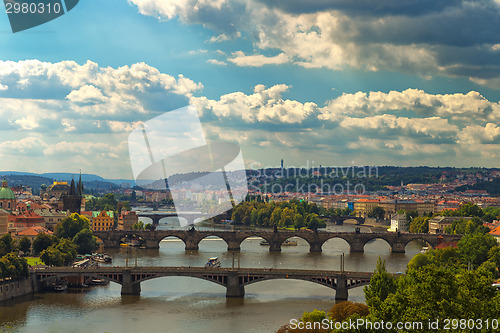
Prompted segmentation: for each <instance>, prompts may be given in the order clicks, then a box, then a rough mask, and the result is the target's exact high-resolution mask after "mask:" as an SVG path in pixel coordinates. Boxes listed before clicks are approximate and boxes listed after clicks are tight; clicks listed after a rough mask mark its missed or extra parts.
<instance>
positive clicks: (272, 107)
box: [190, 84, 318, 125]
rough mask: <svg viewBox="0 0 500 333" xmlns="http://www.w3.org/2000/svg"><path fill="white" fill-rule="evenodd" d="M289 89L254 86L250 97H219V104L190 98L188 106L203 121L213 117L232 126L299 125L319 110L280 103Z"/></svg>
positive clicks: (285, 100)
mask: <svg viewBox="0 0 500 333" xmlns="http://www.w3.org/2000/svg"><path fill="white" fill-rule="evenodd" d="M288 89H289V86H287V85H284V84H280V85H275V86H272V87H270V88H266V87H265V86H264V85H257V86H255V88H254V93H253V94H251V95H246V94H244V93H242V92H234V93H230V94H226V95H222V96H221V97H220V99H219V100H218V101H216V100H210V99H207V98H206V97H193V98H191V100H190V102H191V103H192V104H194V105H195V106H197V108H198V110H199V111H200V112H201V114H202V115H203V116H204V117H205V119H210V118H211V117H212V116H215V117H216V118H217V119H220V120H221V121H224V122H226V121H229V120H230V121H233V125H237V124H238V123H239V122H244V123H247V124H256V123H274V124H283V123H285V124H301V123H303V122H304V121H305V120H307V119H308V118H310V117H311V116H312V115H313V114H314V113H315V112H317V110H318V107H317V105H316V104H314V103H310V102H308V103H300V102H297V101H294V100H288V99H283V98H282V96H281V95H282V94H283V93H284V92H286V91H287V90H288Z"/></svg>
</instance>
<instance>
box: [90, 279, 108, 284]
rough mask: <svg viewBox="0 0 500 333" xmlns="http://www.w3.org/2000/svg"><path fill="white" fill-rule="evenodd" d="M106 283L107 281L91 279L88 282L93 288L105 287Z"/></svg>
mask: <svg viewBox="0 0 500 333" xmlns="http://www.w3.org/2000/svg"><path fill="white" fill-rule="evenodd" d="M108 283H109V281H108V280H104V279H92V280H90V284H91V285H93V286H105V285H107V284H108Z"/></svg>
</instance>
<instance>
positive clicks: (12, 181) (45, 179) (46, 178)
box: [0, 171, 134, 195]
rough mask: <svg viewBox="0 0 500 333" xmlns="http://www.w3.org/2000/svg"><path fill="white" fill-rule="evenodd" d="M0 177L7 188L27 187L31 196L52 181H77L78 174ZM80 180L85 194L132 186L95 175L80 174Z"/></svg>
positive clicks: (9, 174) (10, 173) (4, 174)
mask: <svg viewBox="0 0 500 333" xmlns="http://www.w3.org/2000/svg"><path fill="white" fill-rule="evenodd" d="M0 177H2V178H3V177H5V178H6V179H7V181H8V183H9V186H29V187H31V188H32V190H33V194H35V195H38V194H39V193H40V187H41V186H42V185H43V184H45V185H47V186H49V185H51V184H52V183H53V182H54V181H67V182H71V179H75V181H77V180H78V178H79V177H80V174H72V173H57V172H56V173H43V174H35V173H30V172H17V171H0ZM82 180H83V184H84V188H85V193H92V194H94V193H99V192H106V191H109V190H117V189H119V188H120V184H121V183H130V184H131V185H133V184H134V182H133V181H131V180H126V179H112V180H108V179H105V178H102V177H100V176H97V175H92V174H82Z"/></svg>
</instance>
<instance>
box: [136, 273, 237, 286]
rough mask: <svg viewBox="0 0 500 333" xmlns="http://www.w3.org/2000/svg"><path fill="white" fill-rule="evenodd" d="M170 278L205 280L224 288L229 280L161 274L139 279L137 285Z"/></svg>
mask: <svg viewBox="0 0 500 333" xmlns="http://www.w3.org/2000/svg"><path fill="white" fill-rule="evenodd" d="M168 277H182V278H188V279H199V280H205V281H209V282H212V283H215V284H218V285H220V286H222V287H226V286H227V278H225V279H224V276H216V275H210V274H206V275H202V276H187V275H183V274H179V275H175V274H159V275H151V276H146V277H144V278H141V279H138V280H136V281H135V283H142V282H146V281H150V280H153V279H159V278H168Z"/></svg>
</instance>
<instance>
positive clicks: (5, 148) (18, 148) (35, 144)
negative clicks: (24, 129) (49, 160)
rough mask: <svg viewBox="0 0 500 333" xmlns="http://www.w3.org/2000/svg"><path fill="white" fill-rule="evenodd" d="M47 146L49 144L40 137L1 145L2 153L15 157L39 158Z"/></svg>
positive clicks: (5, 142) (6, 142)
mask: <svg viewBox="0 0 500 333" xmlns="http://www.w3.org/2000/svg"><path fill="white" fill-rule="evenodd" d="M47 146H48V145H47V143H45V142H44V141H43V140H42V139H40V138H38V137H26V138H23V139H20V140H17V141H12V140H9V141H4V142H2V143H0V152H2V154H7V155H14V156H19V155H29V156H39V155H41V154H42V153H43V150H44V149H45V148H46V147H47Z"/></svg>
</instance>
